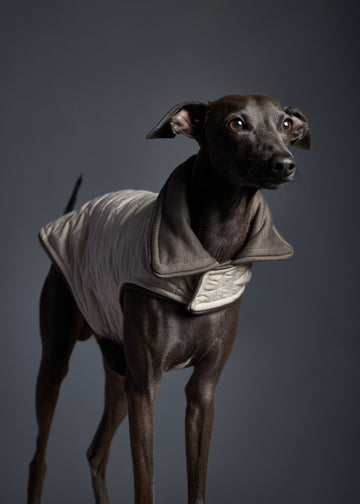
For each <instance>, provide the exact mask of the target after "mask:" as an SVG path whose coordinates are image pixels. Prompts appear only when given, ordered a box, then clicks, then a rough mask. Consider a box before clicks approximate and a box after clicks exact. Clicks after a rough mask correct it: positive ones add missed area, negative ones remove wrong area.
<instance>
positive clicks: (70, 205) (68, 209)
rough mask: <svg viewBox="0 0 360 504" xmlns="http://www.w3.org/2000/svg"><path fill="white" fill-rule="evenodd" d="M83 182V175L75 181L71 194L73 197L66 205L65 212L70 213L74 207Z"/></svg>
mask: <svg viewBox="0 0 360 504" xmlns="http://www.w3.org/2000/svg"><path fill="white" fill-rule="evenodd" d="M81 183H82V175H80V177H79V178H78V179H77V181H76V183H75V187H74V189H73V192H72V194H71V197H70V199H69V201H68V204H67V205H66V208H65V212H64V213H69V212H71V211H72V210H73V209H74V206H75V203H76V198H77V195H78V192H79V189H80V186H81Z"/></svg>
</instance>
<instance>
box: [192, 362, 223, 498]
mask: <svg viewBox="0 0 360 504" xmlns="http://www.w3.org/2000/svg"><path fill="white" fill-rule="evenodd" d="M216 381H217V380H216ZM216 381H213V380H211V379H209V378H208V377H206V378H205V377H204V376H203V375H202V373H199V372H198V371H197V370H196V369H195V370H194V373H193V375H192V376H191V378H190V381H189V382H188V384H187V385H186V389H185V390H186V397H187V408H186V422H185V427H186V461H187V475H188V502H189V504H204V503H205V490H206V477H207V466H208V457H209V448H210V440H211V434H212V429H213V424H214V393H215V387H216Z"/></svg>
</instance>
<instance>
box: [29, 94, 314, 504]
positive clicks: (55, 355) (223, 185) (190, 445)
mask: <svg viewBox="0 0 360 504" xmlns="http://www.w3.org/2000/svg"><path fill="white" fill-rule="evenodd" d="M178 134H183V135H186V136H188V137H190V138H192V139H195V140H196V141H197V142H198V144H199V146H200V150H199V152H198V153H197V155H195V156H192V157H191V158H190V159H189V160H187V161H186V162H185V163H183V164H182V165H180V166H179V167H178V168H176V170H175V171H174V172H173V173H172V174H171V176H170V177H169V179H168V181H167V182H166V184H165V186H164V187H163V189H162V190H161V192H160V194H159V195H156V194H153V193H149V192H147V191H120V192H118V193H111V194H110V195H106V196H104V197H100V198H97V199H96V200H93V201H92V202H89V203H87V204H85V205H84V207H82V209H80V210H75V211H73V210H72V209H73V206H74V202H75V199H76V194H77V191H78V189H79V186H80V181H78V182H77V185H76V187H75V189H74V192H73V194H72V197H71V199H70V201H69V204H68V206H67V208H66V212H65V215H64V216H63V217H62V218H60V219H59V220H57V221H55V223H52V224H50V225H48V226H45V227H44V228H43V229H42V231H41V233H40V238H41V242H42V244H43V246H44V247H45V249H46V251H47V252H48V254H49V255H50V258H51V261H52V265H51V268H50V272H49V274H48V276H47V279H46V281H45V284H44V287H43V290H42V294H41V299H40V330H41V337H42V345H43V351H42V359H41V365H40V370H39V375H38V380H37V391H36V413H37V421H38V427H39V432H38V437H37V446H36V451H35V454H34V457H33V459H32V462H31V464H30V474H29V483H28V504H35V503H37V504H38V503H40V499H41V492H42V486H43V481H44V476H45V470H46V465H45V451H46V444H47V440H48V436H49V430H50V426H51V421H52V418H53V413H54V409H55V405H56V401H57V398H58V394H59V390H60V385H61V382H62V380H63V379H64V377H65V376H66V374H67V371H68V362H69V358H70V355H71V352H72V350H73V347H74V345H75V343H76V341H77V340H81V341H84V340H86V339H88V338H89V337H90V336H91V335H94V336H95V338H96V340H97V341H98V343H99V346H100V348H101V351H102V354H103V360H104V368H105V375H106V390H105V408H104V412H103V416H102V419H101V422H100V425H99V427H98V430H97V432H96V434H95V437H94V439H93V441H92V443H91V446H90V448H89V450H88V453H87V456H88V460H89V462H90V467H91V475H92V485H93V490H94V493H95V498H96V502H97V503H98V504H108V502H109V500H108V495H107V490H106V483H105V470H106V464H107V460H108V456H109V450H110V443H111V440H112V438H113V436H114V433H115V431H116V429H117V427H118V425H119V424H120V423H121V421H122V420H123V419H124V418H125V416H126V415H127V414H128V415H129V426H130V439H131V451H132V460H133V473H134V489H135V503H136V504H153V502H154V496H153V475H154V466H153V408H154V401H155V398H156V396H157V393H158V390H159V387H160V383H161V380H162V377H163V375H164V373H165V372H166V371H168V370H171V369H181V368H185V367H192V368H193V373H192V375H191V377H190V380H189V381H188V383H187V385H186V398H187V407H186V460H187V476H188V502H189V503H190V504H204V503H205V488H206V476H207V465H208V455H209V446H210V438H211V433H212V428H213V422H214V392H215V388H216V385H217V382H218V380H219V377H220V374H221V372H222V369H223V367H224V365H225V363H226V361H227V358H228V356H229V354H230V351H231V348H232V346H233V342H234V338H235V335H236V330H237V325H238V311H239V307H240V300H241V295H242V293H243V291H244V289H245V286H246V284H247V282H248V281H249V280H250V276H251V266H252V264H253V263H254V262H257V261H264V260H277V259H286V258H288V257H290V256H291V255H292V252H293V251H292V247H291V245H289V244H288V243H287V242H286V241H285V240H284V239H283V238H282V237H281V235H280V234H279V232H278V231H277V230H276V228H275V227H274V225H273V223H272V218H271V212H270V210H269V208H268V206H267V204H266V202H265V200H264V198H263V196H262V194H261V192H260V190H261V189H276V188H278V187H280V186H282V185H283V184H285V183H287V182H290V181H292V180H293V178H294V174H295V161H294V158H293V155H292V154H291V153H290V150H289V147H290V146H295V147H300V148H303V149H310V147H311V133H310V128H309V124H308V121H307V119H306V117H305V116H304V115H303V114H302V113H301V112H300V111H299V110H297V109H295V108H292V107H283V106H282V105H281V104H280V103H279V102H278V101H276V100H275V99H273V98H270V97H267V96H263V95H229V96H225V97H223V98H220V99H218V100H216V101H212V102H186V103H181V104H179V105H177V106H175V107H173V108H172V109H171V110H170V111H169V112H168V113H167V114H166V115H165V116H164V117H163V118H162V119H161V120H160V122H159V123H158V124H157V125H156V126H155V127H154V128H153V129H152V130H151V131H150V133H149V134H148V135H147V138H150V139H153V138H173V137H175V136H176V135H178ZM104 212H105V213H104ZM106 212H107V213H106ZM133 214H134V215H133ZM124 215H126V216H129V215H131V218H130V223H129V224H126V223H125V220H126V219H125V217H124ZM131 219H132V220H131ZM123 221H124V226H125V227H124V228H120V224H121V223H122V222H123ZM120 229H121V231H120ZM94 230H96V232H99V233H100V234H99V235H96V233H95V231H94ZM75 235H76V236H80V239H79V243H77V242H76V240H75V238H74V236H75ZM114 236H115V238H114ZM113 238H114V240H113ZM130 239H134V240H135V241H134V244H132V245H130V249H129V250H125V244H127V243H128V242H130ZM111 240H113V241H115V242H116V243H115V245H112V244H110V241H111ZM75 242H76V243H75ZM131 243H133V242H131ZM103 249H105V252H104V251H103ZM106 254H107V256H106V257H105V255H106ZM92 255H93V256H94V257H93V258H92V257H91V256H92ZM91 261H92V262H91ZM105 261H108V263H107V266H105V265H104V264H103V262H104V263H105ZM100 263H101V264H100ZM135 264H136V265H137V268H139V269H137V270H136V271H135ZM89 272H90V273H89ZM85 273H86V274H89V276H90V277H91V278H90V279H85V276H86V275H85ZM100 284H101V285H100ZM104 296H105V299H104ZM106 296H107V297H106ZM110 296H111V299H110ZM105 311H106V312H109V313H106V314H105Z"/></svg>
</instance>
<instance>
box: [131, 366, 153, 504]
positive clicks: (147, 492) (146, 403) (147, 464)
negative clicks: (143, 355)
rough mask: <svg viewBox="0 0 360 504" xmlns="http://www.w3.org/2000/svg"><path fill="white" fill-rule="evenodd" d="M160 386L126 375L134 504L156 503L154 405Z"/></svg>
mask: <svg viewBox="0 0 360 504" xmlns="http://www.w3.org/2000/svg"><path fill="white" fill-rule="evenodd" d="M159 386H160V381H159V382H158V383H156V382H152V383H150V384H149V383H147V384H146V385H145V384H139V383H138V382H136V381H135V380H134V379H133V378H132V377H131V375H130V376H127V383H126V390H127V395H128V410H129V427H130V442H131V453H132V461H133V472H134V490H135V504H153V502H154V453H153V438H154V402H155V398H156V395H157V391H158V389H159Z"/></svg>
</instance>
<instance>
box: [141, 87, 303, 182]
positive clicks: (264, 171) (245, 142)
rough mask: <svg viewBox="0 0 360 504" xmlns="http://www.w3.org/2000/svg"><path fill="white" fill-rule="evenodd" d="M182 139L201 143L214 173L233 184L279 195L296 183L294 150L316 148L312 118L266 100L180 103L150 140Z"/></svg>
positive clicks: (236, 98)
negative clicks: (279, 190)
mask: <svg viewBox="0 0 360 504" xmlns="http://www.w3.org/2000/svg"><path fill="white" fill-rule="evenodd" d="M178 134H183V135H186V136H188V137H190V138H194V139H195V140H197V142H198V143H199V145H200V147H201V152H202V154H203V155H206V156H207V157H208V162H209V163H210V165H211V166H212V168H213V169H215V170H216V171H217V172H219V173H221V175H222V176H224V177H226V178H227V179H228V180H229V181H231V182H232V183H235V184H237V185H247V186H251V187H256V188H267V189H274V188H277V187H279V186H281V185H282V184H284V183H286V182H288V181H291V180H292V179H293V177H294V174H295V160H294V157H293V155H292V154H291V152H290V151H289V147H290V146H291V145H293V146H295V147H300V148H302V149H310V147H311V133H310V128H309V124H308V121H307V119H306V117H305V116H304V115H303V114H302V113H301V112H300V111H299V110H297V109H295V108H292V107H283V106H282V105H281V104H280V103H279V102H278V101H276V100H275V99H273V98H270V97H268V96H263V95H228V96H224V97H223V98H220V99H219V100H216V101H213V102H185V103H180V104H179V105H176V106H175V107H173V108H172V109H171V110H169V112H168V113H167V114H166V115H165V116H164V117H163V118H162V119H161V120H160V122H159V123H158V124H157V125H156V126H155V127H154V128H153V129H152V130H151V131H150V132H149V133H148V135H147V138H173V137H175V136H176V135H178Z"/></svg>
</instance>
